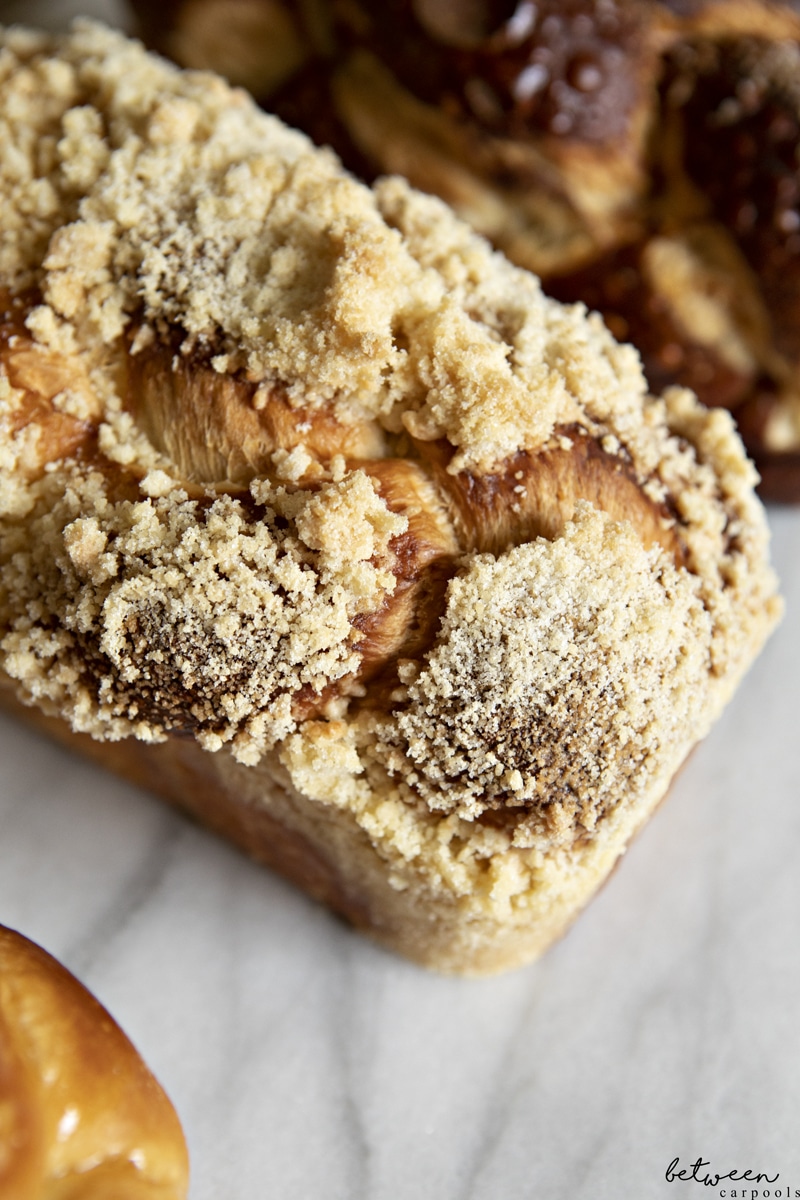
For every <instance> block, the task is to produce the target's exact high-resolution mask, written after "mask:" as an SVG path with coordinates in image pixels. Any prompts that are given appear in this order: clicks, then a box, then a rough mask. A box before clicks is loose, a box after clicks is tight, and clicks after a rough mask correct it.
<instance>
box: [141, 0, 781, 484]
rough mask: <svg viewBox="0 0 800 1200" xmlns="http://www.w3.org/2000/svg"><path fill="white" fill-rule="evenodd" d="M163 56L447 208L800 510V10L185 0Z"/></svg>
mask: <svg viewBox="0 0 800 1200" xmlns="http://www.w3.org/2000/svg"><path fill="white" fill-rule="evenodd" d="M135 7H136V9H137V10H138V11H139V13H140V16H141V18H142V25H143V29H144V31H145V33H146V35H147V36H148V38H149V39H150V41H151V42H152V43H153V44H155V45H157V46H158V47H159V48H160V49H162V50H164V51H165V52H167V53H168V54H170V55H172V56H173V57H175V58H176V59H177V60H178V61H179V62H181V63H183V64H184V65H188V66H202V67H213V68H215V69H218V70H220V71H222V72H223V73H224V74H226V75H228V77H229V78H231V79H233V80H235V81H236V82H237V83H242V84H243V85H244V86H246V87H248V88H250V89H251V90H252V91H253V92H254V93H255V95H256V96H257V97H258V98H259V99H260V100H261V102H262V103H263V104H264V105H265V106H266V107H268V108H270V109H272V110H273V111H275V112H277V113H279V114H280V115H281V116H282V117H283V118H284V119H285V120H287V121H288V122H289V123H290V124H293V125H297V126H299V127H300V128H303V129H305V130H306V131H307V132H309V133H310V134H311V136H312V137H313V138H314V139H315V140H316V141H317V142H319V143H329V144H331V145H333V146H334V147H335V149H336V150H337V152H338V153H339V154H340V155H341V157H342V158H343V160H344V162H345V163H346V165H348V166H349V167H350V168H351V169H352V170H354V171H356V172H357V173H359V174H361V175H362V176H363V177H364V178H366V179H374V178H375V177H376V176H377V175H379V174H382V173H398V174H402V175H404V176H405V177H406V178H408V179H409V180H410V181H411V182H412V183H413V184H414V185H415V186H418V187H421V188H423V189H424V190H426V191H430V192H434V193H436V194H438V195H440V196H442V197H443V198H444V199H446V200H447V201H448V202H449V203H450V204H452V205H453V207H454V208H455V209H456V210H457V211H458V212H459V213H460V214H461V215H462V216H464V217H465V218H466V219H467V220H469V221H470V222H471V224H472V225H473V226H474V227H475V228H476V229H478V230H479V231H480V232H482V233H484V234H485V235H487V236H488V237H490V238H491V239H492V240H493V241H494V243H495V244H496V245H498V246H500V247H501V248H502V249H503V250H504V251H505V252H506V253H507V254H508V255H509V256H510V257H511V258H512V259H513V260H515V261H516V262H518V263H520V264H522V265H523V266H526V267H529V268H531V269H532V270H534V271H535V272H536V273H537V274H539V275H540V276H541V277H542V278H543V279H544V280H545V286H546V290H547V291H548V292H549V293H550V294H551V295H554V296H556V297H558V298H559V299H562V300H566V301H583V302H584V303H586V304H587V305H588V306H589V307H590V308H597V309H598V310H599V311H600V312H602V313H603V315H604V317H605V318H606V320H607V321H608V322H609V324H610V326H611V328H612V330H613V332H614V333H615V335H616V336H618V337H619V338H620V340H623V341H632V342H633V343H634V344H635V345H636V346H637V347H638V349H639V351H640V352H641V354H642V357H643V361H644V367H645V373H646V375H647V378H648V381H649V383H650V386H651V388H653V389H654V390H657V391H660V390H662V389H663V387H665V386H667V385H669V384H676V383H677V384H681V385H684V386H687V387H690V388H692V389H693V390H694V391H695V392H697V394H698V395H699V396H700V398H701V399H702V400H703V401H704V402H706V403H708V404H714V405H724V406H725V407H727V408H730V409H732V410H734V411H735V412H736V414H737V419H738V421H739V425H740V428H741V431H742V433H743V436H744V438H745V441H746V443H747V445H748V448H749V449H750V451H751V452H752V454H753V455H754V456H755V458H756V461H757V465H758V466H759V469H760V471H761V473H762V477H763V478H762V490H763V491H764V494H765V495H767V496H770V497H772V498H775V499H780V500H797V499H800V387H798V383H797V379H798V368H799V367H800V209H799V208H798V198H800V170H799V169H798V133H799V132H800V93H799V92H798V84H797V79H798V76H799V75H800V5H798V4H797V3H796V2H794V0H624V2H623V0H540V2H538V3H536V4H534V3H532V0H446V2H444V3H443V2H441V0H389V2H387V3H385V4H380V5H369V4H365V3H361V2H360V0H355V2H348V3H346V4H345V3H338V2H337V0H323V2H322V3H318V4H314V5H313V6H311V5H309V6H300V8H298V7H297V6H292V5H288V4H281V3H280V0H236V3H234V4H229V3H227V2H223V0H171V2H170V3H167V4H163V3H158V4H151V3H150V2H149V0H138V3H137V4H136V5H135Z"/></svg>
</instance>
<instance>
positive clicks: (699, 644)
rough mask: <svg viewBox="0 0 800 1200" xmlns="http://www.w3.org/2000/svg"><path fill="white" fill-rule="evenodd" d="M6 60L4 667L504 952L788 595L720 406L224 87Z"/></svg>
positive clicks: (372, 915) (590, 855) (397, 931)
mask: <svg viewBox="0 0 800 1200" xmlns="http://www.w3.org/2000/svg"><path fill="white" fill-rule="evenodd" d="M4 53H5V58H4V63H5V77H4V80H3V83H2V113H3V114H4V125H3V128H2V135H1V136H2V155H0V172H2V181H3V189H4V191H3V195H4V205H3V211H2V222H1V223H2V228H3V230H4V234H5V236H4V239H3V241H2V242H1V243H0V282H1V283H2V285H3V286H4V288H5V292H4V299H3V306H2V311H1V312H0V361H1V362H2V375H1V376H0V382H1V383H2V389H3V390H2V397H1V398H2V421H3V427H2V428H3V441H2V455H3V456H2V460H0V461H2V467H3V477H2V490H0V498H2V503H3V516H2V525H1V526H0V534H1V535H2V541H0V555H2V592H1V593H0V622H2V637H1V639H0V653H1V654H2V666H3V669H4V671H5V674H6V677H7V683H8V689H9V694H10V691H11V689H12V688H13V689H14V691H15V693H16V695H17V697H18V698H19V700H21V702H22V703H23V704H25V705H27V706H29V710H30V709H32V708H36V709H38V710H40V712H41V713H43V714H44V716H43V717H42V720H45V721H49V722H50V725H49V727H50V728H52V730H53V732H55V733H57V734H60V736H62V737H64V738H66V739H67V740H68V741H71V742H72V741H75V740H77V741H78V742H79V743H80V744H81V745H82V746H83V748H84V749H85V750H86V751H87V752H88V753H90V754H93V755H94V757H96V758H98V759H99V760H101V761H104V762H107V763H108V764H109V765H111V766H114V767H115V768H116V769H119V770H121V771H123V772H125V773H126V774H128V775H130V776H132V777H134V778H136V779H138V780H140V781H142V782H145V783H149V784H151V785H152V786H154V787H156V789H157V790H160V791H161V792H162V793H164V794H166V795H167V796H169V797H170V798H171V799H172V800H174V801H176V802H177V803H179V804H182V805H183V806H184V807H187V808H189V809H190V810H191V811H193V812H194V813H195V814H196V815H198V816H200V817H201V818H202V819H203V820H205V821H207V822H209V823H210V824H211V825H213V826H214V827H215V828H218V829H220V830H221V831H223V832H225V833H226V834H228V835H229V836H231V837H233V838H234V839H236V840H237V841H238V842H239V843H240V844H242V845H244V846H245V847H246V848H247V849H248V850H249V851H250V852H251V853H253V854H255V855H256V856H257V857H260V858H262V859H264V860H265V861H268V862H270V863H272V864H274V865H275V866H277V867H278V868H279V869H281V870H283V871H284V872H285V873H287V874H288V875H290V876H291V877H292V878H295V879H297V880H298V881H299V882H300V883H301V884H302V885H303V886H305V887H306V888H308V890H310V891H311V892H312V893H313V894H314V895H318V896H320V897H322V898H324V899H326V900H327V901H329V902H330V903H331V904H333V905H334V906H335V907H336V908H338V909H339V910H340V911H342V912H344V913H345V914H346V915H347V916H348V917H350V918H351V919H352V920H353V921H354V922H355V923H356V924H358V925H359V926H360V927H362V928H365V929H367V930H368V931H369V932H371V933H372V934H373V935H374V936H376V937H378V938H379V939H381V940H382V941H384V942H385V943H387V944H388V945H390V946H393V947H395V948H397V949H399V950H401V951H403V952H405V953H407V954H409V955H411V956H412V957H414V958H416V959H418V960H419V961H421V962H424V963H427V964H429V965H432V966H437V967H439V968H441V969H443V970H451V971H463V972H467V973H482V972H489V971H493V970H499V969H501V968H503V967H506V966H510V965H513V964H515V963H517V962H521V961H524V960H525V959H527V958H530V957H532V956H533V955H535V954H537V953H538V952H539V951H541V950H542V949H543V948H544V947H545V946H546V945H547V944H548V943H549V942H550V941H551V940H552V939H553V937H555V936H557V934H558V933H559V932H561V930H563V928H564V927H565V925H566V924H567V923H568V922H569V921H570V920H571V919H572V918H573V917H574V915H575V914H576V912H577V911H578V910H579V908H580V907H581V905H582V904H583V903H584V902H585V901H586V900H587V899H588V898H589V896H590V895H591V893H592V892H593V891H594V889H595V888H596V887H597V886H598V884H599V883H600V882H601V881H602V879H603V878H604V877H605V876H606V874H607V873H608V871H609V870H610V869H611V867H612V865H613V863H614V861H615V860H616V858H617V857H618V856H619V854H620V853H621V852H622V850H623V849H624V847H625V845H626V844H627V842H628V840H629V838H630V837H631V836H632V834H633V832H634V831H635V830H636V829H637V828H638V827H639V826H640V825H641V823H642V822H643V821H644V820H645V819H646V817H647V815H648V814H649V813H650V812H651V811H652V809H653V807H654V806H655V804H656V803H657V802H658V801H659V799H660V798H661V796H662V795H663V794H664V791H665V790H666V788H667V786H668V784H669V781H670V779H671V778H672V776H673V774H674V773H675V771H676V770H677V769H678V767H679V765H680V764H681V762H682V761H683V759H684V758H685V756H686V754H687V753H688V751H689V750H690V748H691V747H692V746H693V745H694V744H695V743H696V742H697V740H698V739H699V738H702V737H703V736H704V735H705V733H706V731H707V730H708V728H709V726H710V724H711V722H712V721H713V720H714V718H715V717H716V716H717V715H718V714H719V712H720V711H721V709H722V707H723V705H724V704H725V703H726V702H727V700H728V699H729V698H730V696H731V694H732V692H733V690H734V688H735V687H736V685H737V683H738V682H739V680H740V678H741V676H742V674H743V673H744V671H745V670H746V669H747V667H748V666H749V664H750V663H751V661H752V659H753V657H754V655H755V654H756V653H757V651H758V649H759V648H760V646H761V645H762V643H763V641H764V639H765V638H766V636H767V635H768V633H769V631H770V630H771V628H772V627H773V625H774V623H775V621H776V619H777V616H778V613H779V609H780V605H779V601H778V600H777V598H776V585H775V580H774V578H773V575H772V572H771V570H770V568H769V565H768V561H767V531H766V525H765V521H764V515H763V511H762V509H761V506H760V503H759V502H758V500H757V499H756V497H755V496H754V494H753V480H754V473H753V470H752V467H751V465H750V464H749V462H748V461H747V460H746V458H745V456H744V453H743V450H742V447H741V444H740V442H739V440H738V438H737V436H736V434H735V433H734V430H733V425H732V421H731V419H730V417H729V415H728V414H727V413H726V412H723V411H720V410H717V411H714V412H708V411H707V410H706V409H704V408H703V407H702V406H701V405H699V404H698V402H697V400H696V399H695V398H694V396H693V395H692V394H691V393H690V392H688V391H686V390H681V389H672V390H671V391H668V392H667V393H665V395H664V397H663V398H661V399H658V398H654V397H651V396H649V395H648V394H647V389H646V385H645V382H644V379H643V376H642V374H641V370H640V367H639V362H638V358H637V356H636V353H635V351H633V350H632V349H631V348H630V347H621V346H619V345H618V344H617V343H615V342H614V340H613V338H612V337H611V336H610V335H609V333H608V331H607V330H606V329H605V327H604V326H603V324H602V322H601V321H600V320H599V318H597V317H592V318H587V317H586V315H585V313H584V312H583V311H582V310H581V309H580V308H578V307H564V306H561V305H559V304H557V303H556V302H555V301H552V300H549V299H547V298H546V297H545V296H543V294H542V292H541V289H540V286H539V284H538V281H537V280H536V279H535V278H534V277H533V276H532V275H530V274H528V273H527V272H525V271H523V270H521V269H519V268H517V267H514V266H512V265H511V264H510V263H509V262H508V261H507V260H506V259H505V258H503V257H502V256H501V255H499V254H498V253H496V252H492V251H491V250H490V249H489V247H488V245H487V244H486V243H485V242H484V241H483V240H482V239H480V238H479V237H477V236H476V235H475V234H474V233H472V232H471V231H470V230H469V229H468V227H467V226H466V225H464V224H463V223H461V222H460V221H459V220H457V219H456V218H455V217H454V216H453V215H452V213H451V212H450V211H449V210H448V209H447V208H446V207H445V206H444V205H443V204H442V203H441V202H440V201H439V200H437V199H434V198H432V197H428V196H424V195H422V194H420V193H417V192H414V191H412V190H411V189H410V188H409V187H408V186H407V185H406V184H405V183H403V182H401V181H399V180H391V181H388V182H384V183H382V184H381V185H380V186H378V187H376V188H375V189H374V190H370V189H368V188H367V187H365V186H363V185H362V184H359V183H357V182H355V180H353V179H352V178H351V177H349V176H347V175H346V174H345V173H344V172H343V171H342V170H341V168H340V167H339V165H338V163H337V162H336V161H335V160H334V159H333V157H332V156H331V155H330V154H328V153H325V152H323V151H318V150H315V149H313V148H312V146H311V145H310V144H309V143H308V141H307V140H306V139H305V138H304V137H303V136H302V135H301V134H299V133H296V132H294V131H291V130H289V129H287V128H286V127H285V126H283V125H281V124H280V123H279V122H278V121H277V120H276V119H274V118H272V117H268V116H266V115H264V114H263V113H261V112H260V111H259V110H258V109H257V108H256V107H255V105H254V104H252V102H251V101H250V100H249V99H248V98H247V97H246V96H245V95H244V94H243V93H242V92H236V91H231V90H230V89H229V88H228V87H227V85H225V84H224V83H223V82H222V81H221V80H220V79H217V78H214V77H212V76H209V75H199V74H196V73H181V72H179V71H178V70H177V69H175V68H172V67H170V66H168V65H167V64H165V63H164V62H162V61H161V60H159V59H156V58H155V57H153V56H149V55H147V54H146V53H145V52H144V51H143V50H142V49H141V48H140V47H139V46H138V45H136V44H135V43H133V42H129V41H127V40H125V39H124V38H122V37H120V36H116V35H114V34H112V33H110V32H108V31H105V30H103V29H102V28H101V27H98V26H96V25H92V24H85V23H84V24H79V25H77V26H76V28H75V30H74V32H73V33H72V34H71V35H69V36H67V37H66V38H64V39H63V40H61V41H56V42H52V41H49V40H47V39H44V38H40V37H36V36H34V35H31V34H24V33H21V32H19V31H9V32H8V33H7V35H6V38H5V50H4Z"/></svg>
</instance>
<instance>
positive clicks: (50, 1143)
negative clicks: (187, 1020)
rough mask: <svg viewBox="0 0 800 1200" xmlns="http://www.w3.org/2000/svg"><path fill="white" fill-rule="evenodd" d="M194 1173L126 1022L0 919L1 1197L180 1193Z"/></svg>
mask: <svg viewBox="0 0 800 1200" xmlns="http://www.w3.org/2000/svg"><path fill="white" fill-rule="evenodd" d="M188 1176H189V1169H188V1156H187V1151H186V1143H185V1141H184V1137H183V1131H182V1129H181V1126H180V1122H179V1120H178V1117H177V1115H176V1113H175V1110H174V1108H173V1107H172V1104H171V1103H170V1101H169V1099H168V1098H167V1096H166V1095H165V1093H164V1091H163V1090H162V1088H161V1087H160V1085H159V1084H158V1082H157V1081H156V1079H155V1078H154V1077H153V1075H152V1074H151V1072H150V1071H149V1070H148V1068H147V1066H146V1065H145V1063H144V1062H143V1061H142V1058H141V1056H140V1055H139V1054H138V1052H137V1051H136V1049H135V1048H134V1047H133V1045H132V1044H131V1043H130V1041H129V1040H128V1038H127V1037H126V1036H125V1034H124V1033H123V1032H122V1030H121V1029H120V1027H119V1026H118V1025H117V1024H116V1022H115V1021H114V1020H113V1019H112V1018H111V1017H110V1016H109V1014H108V1013H107V1012H106V1010H105V1009H104V1008H103V1007H102V1005H101V1004H100V1003H99V1002H98V1001H97V1000H96V999H95V998H94V996H92V995H91V993H90V992H89V991H87V989H86V988H85V987H84V986H83V985H82V984H81V983H79V982H78V980H77V979H76V978H75V976H74V975H71V974H70V973H69V971H67V970H66V968H65V967H63V966H62V965H61V963H59V962H57V961H56V959H54V958H53V957H52V955H50V954H47V953H46V951H44V950H42V948H41V947H40V946H37V945H35V943H33V942H31V941H29V940H28V938H26V937H23V936H22V934H20V933H17V932H16V931H15V930H13V929H6V928H5V927H4V926H0V1196H1V1197H2V1198H3V1200H185V1197H186V1195H187V1190H188Z"/></svg>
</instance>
